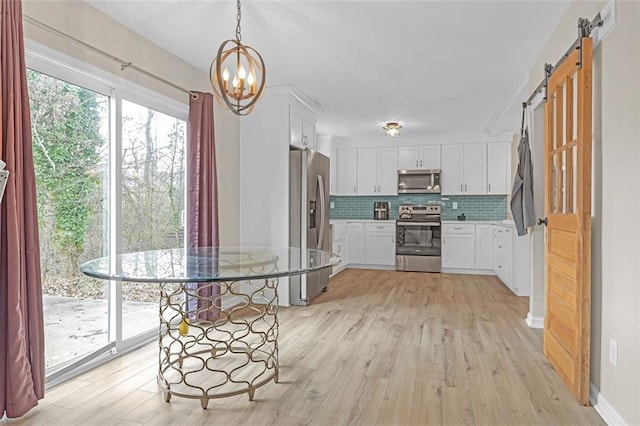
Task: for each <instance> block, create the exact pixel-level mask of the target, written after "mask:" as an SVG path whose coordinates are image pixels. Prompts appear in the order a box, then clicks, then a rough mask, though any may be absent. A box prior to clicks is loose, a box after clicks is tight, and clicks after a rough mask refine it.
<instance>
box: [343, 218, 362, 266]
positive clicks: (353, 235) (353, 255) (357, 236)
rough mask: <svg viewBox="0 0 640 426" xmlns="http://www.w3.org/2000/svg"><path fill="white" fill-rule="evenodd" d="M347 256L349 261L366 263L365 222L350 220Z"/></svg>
mask: <svg viewBox="0 0 640 426" xmlns="http://www.w3.org/2000/svg"><path fill="white" fill-rule="evenodd" d="M347 247H348V248H349V252H348V254H347V257H348V259H349V263H365V261H364V223H360V222H350V223H349V230H348V233H347Z"/></svg>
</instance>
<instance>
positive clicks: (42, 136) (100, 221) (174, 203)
mask: <svg viewBox="0 0 640 426" xmlns="http://www.w3.org/2000/svg"><path fill="white" fill-rule="evenodd" d="M36 63H37V64H40V62H38V61H36ZM45 65H46V64H45ZM36 69H38V70H36ZM27 78H28V82H29V99H30V106H31V121H32V132H33V152H34V164H35V171H36V191H37V197H38V220H39V221H38V226H39V231H40V250H41V263H42V264H41V266H42V280H43V306H44V315H45V348H46V349H45V358H46V368H47V376H48V377H56V376H58V375H62V374H67V373H68V372H69V371H70V370H72V369H74V368H76V367H78V366H81V365H82V364H83V363H86V362H88V361H90V360H92V359H94V358H96V357H98V356H110V355H112V354H115V353H116V352H117V351H119V350H120V349H121V348H126V347H131V346H132V345H133V344H136V342H138V343H139V342H141V341H142V340H143V339H150V338H154V337H155V336H156V335H157V327H158V321H159V319H158V298H159V290H158V287H157V285H153V284H134V283H118V282H108V281H103V280H95V279H90V278H88V277H86V276H84V275H82V274H81V273H80V272H79V270H78V266H79V264H80V263H82V262H84V261H86V260H90V259H94V258H97V257H102V256H108V255H114V254H118V253H123V252H131V251H140V250H152V249H158V248H167V247H182V246H183V240H184V230H183V214H184V204H185V195H184V192H185V191H184V179H185V139H186V123H185V120H184V117H176V116H173V115H168V114H165V113H164V112H160V111H159V109H161V108H156V109H154V108H150V107H148V106H144V101H140V100H139V99H136V101H135V102H134V101H129V100H124V99H123V93H125V94H126V93H128V92H126V89H122V90H120V89H118V87H110V86H108V85H105V84H103V83H102V81H100V80H98V79H96V80H92V79H91V78H87V75H86V74H84V73H77V74H76V73H74V72H72V71H70V70H69V69H61V68H60V67H57V68H56V67H47V66H43V67H38V66H35V67H32V68H31V69H29V70H28V75H27ZM147 99H149V98H147ZM152 101H153V99H151V101H150V102H149V103H150V104H153V102H152ZM185 109H186V108H185ZM185 113H186V111H185Z"/></svg>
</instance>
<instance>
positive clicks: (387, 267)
mask: <svg viewBox="0 0 640 426" xmlns="http://www.w3.org/2000/svg"><path fill="white" fill-rule="evenodd" d="M347 269H376V270H380V271H395V270H396V266H395V265H368V264H366V263H350V264H348V265H347Z"/></svg>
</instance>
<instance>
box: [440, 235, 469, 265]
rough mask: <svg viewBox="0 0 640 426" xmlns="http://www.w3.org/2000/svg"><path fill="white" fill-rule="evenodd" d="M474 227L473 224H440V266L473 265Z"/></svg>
mask: <svg viewBox="0 0 640 426" xmlns="http://www.w3.org/2000/svg"><path fill="white" fill-rule="evenodd" d="M475 245H476V239H475V229H474V225H473V224H460V225H458V224H443V225H442V267H443V268H461V269H473V268H474V267H475Z"/></svg>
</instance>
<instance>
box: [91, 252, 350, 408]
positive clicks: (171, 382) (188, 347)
mask: <svg viewBox="0 0 640 426" xmlns="http://www.w3.org/2000/svg"><path fill="white" fill-rule="evenodd" d="M339 260H340V259H339V257H337V256H334V255H332V254H331V253H328V252H325V251H321V250H313V249H301V248H295V247H285V248H274V247H203V248H193V249H185V248H178V249H167V250H151V251H144V252H137V253H126V254H121V255H117V256H111V257H103V258H100V259H95V260H91V261H89V262H86V263H84V264H82V265H81V266H80V270H81V272H83V273H84V274H86V275H88V276H91V277H95V278H100V279H107V280H116V281H125V282H126V281H134V282H147V283H154V284H156V285H158V284H159V286H160V299H159V327H158V333H159V334H158V343H159V369H158V385H159V386H160V388H161V390H162V392H163V395H164V400H165V401H166V402H169V401H170V400H171V397H172V396H178V397H183V398H191V399H199V400H200V404H201V406H202V408H207V405H208V403H209V400H210V399H214V398H225V397H229V396H234V395H239V394H241V393H247V394H248V395H249V399H250V400H252V399H253V395H254V392H255V390H256V389H257V388H259V387H261V386H264V385H266V384H267V383H269V382H270V381H272V380H273V381H275V382H276V383H277V382H278V377H279V362H278V318H277V313H278V306H279V303H278V284H279V280H278V278H279V277H285V276H290V275H302V274H307V273H310V272H313V271H318V270H321V269H325V268H329V267H331V266H333V265H335V264H336V263H337V262H338V261H339ZM172 283H173V284H172ZM229 300H233V303H225V302H228V301H229Z"/></svg>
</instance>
